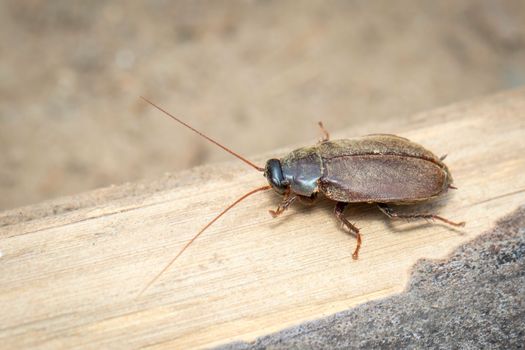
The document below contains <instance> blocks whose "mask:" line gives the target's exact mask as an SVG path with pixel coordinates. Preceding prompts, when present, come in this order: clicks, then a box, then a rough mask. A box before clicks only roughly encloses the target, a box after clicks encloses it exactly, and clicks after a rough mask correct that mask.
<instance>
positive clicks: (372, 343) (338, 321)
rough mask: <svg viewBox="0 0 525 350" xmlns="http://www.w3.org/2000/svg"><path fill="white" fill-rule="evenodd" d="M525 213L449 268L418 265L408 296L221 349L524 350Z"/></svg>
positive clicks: (454, 258) (462, 252) (460, 254)
mask: <svg viewBox="0 0 525 350" xmlns="http://www.w3.org/2000/svg"><path fill="white" fill-rule="evenodd" d="M524 320H525V206H522V207H521V208H520V209H518V210H517V211H516V212H514V213H513V214H512V215H510V216H508V217H506V218H504V219H502V220H501V221H500V222H499V224H498V225H497V226H496V227H495V228H494V229H493V230H491V231H489V232H487V233H485V234H483V235H481V236H480V237H479V238H477V239H476V240H474V241H473V242H471V243H469V244H466V245H464V246H462V247H460V248H459V249H457V250H456V251H455V252H454V253H453V254H452V255H451V256H450V257H449V259H447V260H446V261H428V260H422V261H420V262H419V263H418V264H417V265H416V266H415V267H414V270H413V275H412V278H411V281H410V285H409V286H408V288H407V291H406V292H405V293H403V294H401V295H397V296H394V297H391V298H387V299H384V300H381V301H374V302H369V303H367V304H364V305H362V306H359V307H356V308H354V309H351V310H348V311H345V312H341V313H338V314H335V315H333V316H330V317H327V318H325V319H321V320H316V321H313V322H309V323H305V324H302V325H299V326H297V327H294V328H290V329H287V330H283V331H282V332H279V333H276V334H272V335H268V336H266V337H262V338H259V339H257V341H255V342H253V343H233V344H229V345H225V346H222V347H219V349H223V350H226V349H229V350H233V349H235V350H240V349H320V348H330V349H379V348H381V349H437V348H440V349H524V348H525V322H524Z"/></svg>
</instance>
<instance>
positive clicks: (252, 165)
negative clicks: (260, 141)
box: [140, 96, 264, 171]
mask: <svg viewBox="0 0 525 350" xmlns="http://www.w3.org/2000/svg"><path fill="white" fill-rule="evenodd" d="M140 98H141V99H143V100H144V101H146V102H147V103H149V104H150V105H152V106H153V107H155V108H157V109H158V110H159V111H161V112H162V113H164V114H166V115H167V116H168V117H171V118H172V119H173V120H175V121H176V122H178V123H180V124H182V125H184V126H185V127H187V128H188V129H190V130H192V131H194V132H196V133H197V134H199V135H200V136H202V137H204V138H205V139H206V140H208V141H210V142H212V143H214V144H215V145H217V146H219V147H220V148H222V149H223V150H225V151H226V152H228V153H230V154H232V155H233V156H235V157H237V158H239V159H240V160H242V161H243V162H245V163H246V164H248V165H249V166H251V167H253V168H255V169H256V170H258V171H264V168H261V167H260V166H257V165H255V164H254V163H252V162H250V161H249V160H248V159H246V158H244V157H243V156H241V155H240V154H238V153H236V152H234V151H232V150H231V149H229V148H228V147H226V146H223V145H221V144H220V143H218V142H217V141H215V140H213V139H212V138H210V137H208V136H206V135H204V134H203V133H202V132H200V131H199V130H197V129H195V128H193V127H192V126H190V125H188V124H186V123H185V122H183V121H182V120H180V119H179V118H177V117H176V116H174V115H173V114H171V113H169V112H168V111H166V110H164V109H163V108H161V107H159V106H157V105H156V104H155V103H153V102H151V101H150V100H148V99H147V98H145V97H144V96H140Z"/></svg>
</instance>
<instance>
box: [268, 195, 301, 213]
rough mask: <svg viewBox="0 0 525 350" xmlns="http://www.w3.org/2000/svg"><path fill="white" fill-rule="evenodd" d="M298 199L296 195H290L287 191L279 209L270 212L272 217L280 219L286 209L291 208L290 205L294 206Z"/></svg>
mask: <svg viewBox="0 0 525 350" xmlns="http://www.w3.org/2000/svg"><path fill="white" fill-rule="evenodd" d="M296 199H297V196H296V195H294V194H290V191H287V192H286V193H285V194H284V197H283V200H282V201H281V204H279V206H278V207H277V210H269V212H270V215H271V216H272V217H274V218H276V217H278V216H279V215H281V214H282V213H283V212H284V211H285V210H286V209H288V207H289V206H290V204H292V203H293V202H294V201H295V200H296Z"/></svg>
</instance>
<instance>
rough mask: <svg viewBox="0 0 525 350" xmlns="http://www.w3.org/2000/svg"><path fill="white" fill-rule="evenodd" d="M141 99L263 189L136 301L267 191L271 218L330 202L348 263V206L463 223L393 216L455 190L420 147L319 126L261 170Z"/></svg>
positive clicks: (397, 139)
mask: <svg viewBox="0 0 525 350" xmlns="http://www.w3.org/2000/svg"><path fill="white" fill-rule="evenodd" d="M142 99H143V100H144V101H146V102H147V103H149V104H150V105H152V106H153V107H155V108H157V109H158V110H160V111H161V112H163V113H164V114H165V115H167V116H169V117H171V118H172V119H174V120H175V121H177V122H178V123H180V124H182V125H184V126H185V127H187V128H188V129H190V130H192V131H194V132H196V133H197V134H199V135H200V136H202V137H204V138H205V139H206V140H208V141H210V142H212V143H214V144H215V145H217V146H219V147H220V148H222V149H223V150H225V151H226V152H229V153H230V154H232V155H234V156H235V157H237V158H239V159H240V160H242V161H243V162H245V163H246V164H248V165H250V166H251V167H253V168H255V169H256V170H258V171H260V172H262V173H263V175H264V177H266V180H267V181H268V185H266V186H262V187H259V188H256V189H254V190H252V191H250V192H248V193H246V194H244V195H243V196H241V197H240V198H238V199H237V200H236V201H235V202H233V203H232V204H230V205H229V206H228V207H226V209H224V210H223V211H222V212H221V213H219V214H218V215H217V216H216V217H215V218H214V219H213V220H211V221H210V222H209V223H207V224H206V225H205V226H204V227H203V228H202V229H201V230H200V231H199V232H198V233H197V234H196V235H195V236H194V237H193V238H192V239H191V240H190V241H188V243H186V245H185V246H184V247H183V248H182V249H181V250H180V251H179V252H178V253H177V255H175V257H174V258H172V259H171V260H170V262H169V263H168V264H167V265H166V266H165V267H164V268H163V269H162V270H161V271H160V272H159V273H158V274H157V275H156V276H155V277H154V278H153V279H152V280H151V281H150V282H149V283H148V284H147V285H146V286H145V287H144V288H143V289H142V291H141V292H140V294H139V295H141V294H142V293H144V292H145V291H146V289H148V288H149V287H150V286H151V285H152V284H153V283H154V282H155V281H156V280H157V279H158V278H159V277H160V276H161V275H162V274H163V273H164V272H165V271H166V270H167V269H168V268H169V267H170V266H171V265H172V264H173V263H174V262H175V261H176V260H177V259H178V258H179V257H180V256H181V254H182V253H183V252H184V251H185V250H186V249H187V248H188V247H189V246H190V245H191V244H192V243H193V242H194V241H195V240H196V239H197V238H198V237H199V236H200V235H201V234H202V233H203V232H204V231H205V230H206V229H207V228H208V227H210V226H211V225H212V224H213V223H214V222H215V221H217V220H218V219H219V218H220V217H221V216H222V215H224V214H225V213H226V212H227V211H228V210H230V209H231V208H233V207H234V206H235V205H237V204H238V203H239V202H241V201H242V200H244V199H245V198H246V197H248V196H251V195H252V194H254V193H257V192H261V191H266V190H270V189H273V190H274V191H275V192H277V193H278V194H279V195H281V196H282V200H281V203H280V204H279V205H278V207H277V209H276V210H270V211H269V212H270V214H271V215H272V216H273V217H274V218H275V217H278V216H279V215H281V214H282V213H283V212H284V211H285V210H286V209H287V208H288V207H289V206H290V205H291V204H292V203H293V202H295V201H296V200H299V201H301V202H304V203H308V204H312V203H314V202H315V201H316V199H317V198H318V196H319V193H321V194H322V195H324V196H325V197H326V198H328V199H330V200H332V201H335V202H336V204H335V207H334V215H335V217H336V219H337V220H338V221H339V222H340V223H341V226H342V228H343V229H346V230H347V231H348V232H349V233H351V234H352V235H354V236H355V238H356V240H357V244H356V247H355V250H354V252H353V254H352V258H353V259H354V260H356V259H357V258H358V254H359V249H360V247H361V233H360V231H359V229H358V228H357V227H356V226H355V225H353V224H352V223H350V221H348V219H347V218H346V217H345V216H344V214H343V213H344V210H345V208H346V207H347V206H348V205H349V204H350V203H371V204H376V205H377V208H378V209H379V210H380V211H381V212H382V213H384V214H385V215H386V216H387V217H388V218H390V219H398V218H402V219H427V220H439V221H442V222H444V223H446V224H448V225H451V226H464V225H465V222H454V221H451V220H448V219H446V218H444V217H441V216H439V215H435V214H404V213H398V212H396V211H395V210H394V209H393V208H392V207H391V206H390V205H391V204H396V205H401V204H416V203H420V202H424V201H428V200H430V199H432V198H435V197H437V196H440V195H442V194H443V193H445V192H446V191H447V190H448V189H449V188H453V189H455V188H456V187H454V186H453V185H452V181H453V180H452V176H451V174H450V171H449V169H448V167H447V166H446V165H445V164H444V163H443V160H444V159H445V156H443V157H440V158H439V157H436V156H435V155H434V154H433V153H432V152H430V151H428V150H427V149H425V148H424V147H423V146H420V145H418V144H417V143H414V142H411V141H410V140H408V139H406V138H404V137H399V136H396V135H390V134H372V135H367V136H362V137H358V138H352V139H343V140H334V141H331V140H330V135H329V133H328V132H327V131H326V129H325V128H324V126H323V124H322V123H321V122H319V127H320V128H321V131H322V133H323V137H322V138H321V139H320V140H319V142H318V143H317V144H316V145H314V146H307V147H301V148H298V149H296V150H294V151H292V152H290V153H288V154H287V155H285V156H284V157H283V158H281V159H275V158H272V159H270V160H268V161H267V162H266V166H265V167H264V168H262V167H259V166H257V165H255V164H254V163H252V162H251V161H249V160H247V159H246V158H244V157H243V156H241V155H239V154H238V153H236V152H234V151H232V150H230V149H229V148H227V147H225V146H223V145H221V144H220V143H219V142H217V141H215V140H213V139H211V138H210V137H208V136H206V135H204V134H203V133H201V132H200V131H198V130H196V129H195V128H193V127H191V126H190V125H188V124H186V123H185V122H183V121H182V120H180V119H179V118H177V117H175V116H174V115H172V114H171V113H169V112H167V111H166V110H164V109H163V108H161V107H159V106H158V105H156V104H154V103H153V102H151V101H150V100H148V99H146V98H145V97H142Z"/></svg>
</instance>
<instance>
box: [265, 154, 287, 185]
mask: <svg viewBox="0 0 525 350" xmlns="http://www.w3.org/2000/svg"><path fill="white" fill-rule="evenodd" d="M264 176H265V177H266V179H267V180H268V183H269V184H270V185H271V186H272V188H273V189H274V190H275V191H276V192H278V193H281V194H283V193H284V191H285V190H286V187H287V186H288V182H287V181H285V180H284V176H283V171H282V169H281V162H280V161H279V159H270V160H268V161H267V162H266V167H265V168H264Z"/></svg>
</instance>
